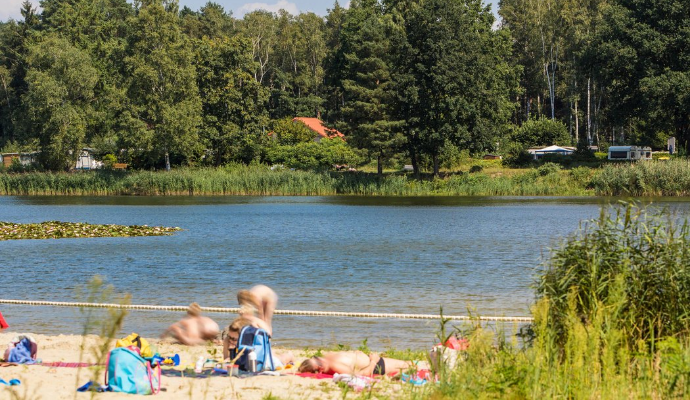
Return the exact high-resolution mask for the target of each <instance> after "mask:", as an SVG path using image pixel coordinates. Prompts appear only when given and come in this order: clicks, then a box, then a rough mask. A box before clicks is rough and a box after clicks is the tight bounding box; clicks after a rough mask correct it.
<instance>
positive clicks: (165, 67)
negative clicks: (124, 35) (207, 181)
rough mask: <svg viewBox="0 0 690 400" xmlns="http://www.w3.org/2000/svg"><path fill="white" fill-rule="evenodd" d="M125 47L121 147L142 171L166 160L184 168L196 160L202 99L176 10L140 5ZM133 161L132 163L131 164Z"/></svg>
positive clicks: (156, 3)
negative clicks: (125, 109) (125, 129)
mask: <svg viewBox="0 0 690 400" xmlns="http://www.w3.org/2000/svg"><path fill="white" fill-rule="evenodd" d="M137 11H138V12H137V16H136V17H135V18H134V20H133V21H132V32H131V35H130V36H129V41H128V43H127V49H126V54H127V57H126V59H125V70H126V72H127V74H128V76H129V79H128V88H127V95H128V99H129V100H130V103H131V104H130V110H129V112H128V113H126V114H125V115H124V117H125V121H124V124H126V125H128V126H129V127H130V129H131V130H130V131H128V132H126V133H125V134H124V135H123V138H122V144H121V146H122V147H123V148H126V149H128V150H129V151H130V152H131V153H132V154H139V155H140V160H143V162H142V161H139V162H140V163H142V164H144V165H147V164H148V165H149V166H151V165H154V166H155V165H159V166H160V165H162V163H163V158H164V157H165V156H167V155H168V154H176V155H179V156H180V157H181V158H182V160H184V162H186V163H191V162H193V161H194V160H195V159H196V158H197V157H199V156H200V153H201V151H202V149H203V148H202V147H201V146H200V142H199V135H198V126H199V124H200V123H201V99H200V97H199V91H198V87H197V85H196V84H195V82H196V73H195V69H194V66H193V53H192V51H191V46H190V42H189V40H188V38H186V37H185V36H183V35H182V32H181V31H180V28H179V25H178V24H179V21H178V15H177V10H176V9H166V8H165V7H164V6H163V3H162V0H152V1H147V2H144V3H141V4H140V7H139V9H138V10H137ZM135 160H136V159H135Z"/></svg>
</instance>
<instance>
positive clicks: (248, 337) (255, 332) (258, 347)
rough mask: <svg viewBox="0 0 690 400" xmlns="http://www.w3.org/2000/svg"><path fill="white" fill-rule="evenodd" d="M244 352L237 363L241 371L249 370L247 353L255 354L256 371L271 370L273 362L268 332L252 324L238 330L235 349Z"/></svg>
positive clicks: (273, 365) (273, 366) (273, 367)
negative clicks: (238, 334) (238, 335)
mask: <svg viewBox="0 0 690 400" xmlns="http://www.w3.org/2000/svg"><path fill="white" fill-rule="evenodd" d="M242 349H244V353H242V356H240V358H239V360H238V361H237V364H238V365H239V366H240V369H241V370H243V371H250V368H249V353H250V352H252V351H253V352H254V353H255V354H256V372H261V371H273V370H274V369H275V364H274V363H273V354H272V353H271V342H270V336H268V332H266V331H265V330H264V329H261V328H255V327H253V326H245V327H244V328H242V330H241V331H240V337H239V338H238V339H237V351H238V352H239V351H242Z"/></svg>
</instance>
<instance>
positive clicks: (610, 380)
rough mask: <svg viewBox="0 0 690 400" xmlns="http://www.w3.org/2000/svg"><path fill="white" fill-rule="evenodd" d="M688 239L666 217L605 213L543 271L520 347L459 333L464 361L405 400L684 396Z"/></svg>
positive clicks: (631, 207) (488, 333)
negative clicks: (465, 344) (466, 341)
mask: <svg viewBox="0 0 690 400" xmlns="http://www.w3.org/2000/svg"><path fill="white" fill-rule="evenodd" d="M689 235H690V230H689V229H688V224H687V222H686V223H680V224H678V223H677V221H676V219H675V218H674V217H673V216H672V215H669V214H668V213H667V212H665V211H662V212H661V214H648V213H647V212H646V210H643V209H639V208H638V207H637V206H636V205H635V204H625V205H624V206H623V207H621V208H619V209H618V210H617V211H614V212H612V213H607V212H603V213H602V215H601V217H600V218H599V219H598V220H594V221H589V222H588V223H587V224H584V225H583V226H582V227H581V228H580V230H578V231H577V232H576V233H575V234H574V235H572V236H571V237H569V238H567V239H565V240H564V242H563V244H562V245H561V246H560V247H558V248H557V249H555V250H554V251H552V252H551V256H550V258H549V259H548V260H547V261H546V262H545V265H544V268H542V269H540V270H539V272H538V277H537V285H536V297H537V302H536V304H535V305H534V306H533V308H532V315H533V317H534V323H533V324H532V325H531V326H530V327H529V329H527V330H524V331H522V332H521V335H520V338H521V340H518V339H517V338H516V337H515V335H506V334H505V331H506V329H505V327H503V328H502V327H500V326H499V327H498V329H493V330H492V329H488V327H487V326H482V325H481V324H479V323H478V322H475V323H471V324H468V325H464V326H459V327H456V328H455V329H454V330H455V332H454V334H457V335H461V336H464V337H466V338H468V339H469V342H470V346H469V349H468V350H467V352H466V357H465V360H464V361H463V362H460V363H459V364H458V365H457V366H456V368H454V369H452V370H450V371H447V373H445V374H441V375H440V377H441V379H440V382H439V383H438V384H436V385H427V386H425V387H423V389H409V390H408V393H407V398H411V399H427V398H431V399H446V398H448V399H451V398H453V399H455V398H508V399H534V398H544V399H554V398H564V399H622V398H625V399H686V398H688V397H689V396H690V330H689V329H688V328H689V327H690V294H688V290H687V289H688V287H690V262H689V261H688V257H687V255H688V252H689V251H690V237H689ZM447 324H448V321H442V324H441V328H440V329H439V332H440V334H439V339H440V340H443V339H442V338H445V337H447V336H445V332H446V331H448V326H447ZM517 329H518V328H517V327H515V328H514V329H513V333H516V332H518V331H517ZM511 337H512V338H513V339H510V338H511ZM506 338H509V339H506Z"/></svg>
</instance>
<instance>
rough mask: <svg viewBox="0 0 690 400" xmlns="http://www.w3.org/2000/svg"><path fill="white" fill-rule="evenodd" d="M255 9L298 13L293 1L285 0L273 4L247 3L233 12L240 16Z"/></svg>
mask: <svg viewBox="0 0 690 400" xmlns="http://www.w3.org/2000/svg"><path fill="white" fill-rule="evenodd" d="M256 10H266V11H270V12H278V11H280V10H285V11H287V12H289V13H290V14H292V15H297V14H299V9H298V8H297V5H296V4H295V3H290V2H289V1H287V0H278V2H277V3H275V4H268V3H247V4H245V5H243V6H242V7H240V8H238V9H237V12H235V13H233V14H234V15H235V16H236V17H238V18H242V16H243V15H244V14H247V13H250V12H252V11H256Z"/></svg>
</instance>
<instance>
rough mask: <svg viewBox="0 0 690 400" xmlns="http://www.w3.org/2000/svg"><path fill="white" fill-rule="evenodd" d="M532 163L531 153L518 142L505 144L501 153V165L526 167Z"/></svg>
mask: <svg viewBox="0 0 690 400" xmlns="http://www.w3.org/2000/svg"><path fill="white" fill-rule="evenodd" d="M531 163H532V155H531V154H529V153H528V152H527V150H526V148H525V147H524V146H522V145H520V144H518V143H511V144H509V145H507V146H506V150H505V153H504V154H503V165H505V166H507V167H512V168H520V167H526V166H528V165H530V164H531Z"/></svg>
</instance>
